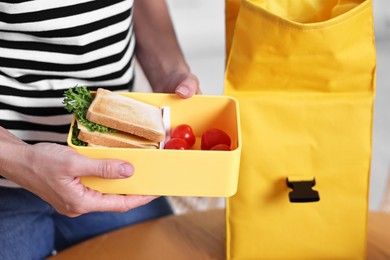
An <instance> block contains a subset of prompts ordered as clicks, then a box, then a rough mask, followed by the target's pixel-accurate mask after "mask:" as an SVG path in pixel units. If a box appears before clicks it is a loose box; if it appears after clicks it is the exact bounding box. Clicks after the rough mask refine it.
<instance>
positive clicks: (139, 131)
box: [87, 88, 165, 142]
mask: <svg viewBox="0 0 390 260" xmlns="http://www.w3.org/2000/svg"><path fill="white" fill-rule="evenodd" d="M87 119H88V120H89V121H91V122H94V123H97V124H101V125H104V126H107V127H110V128H113V129H116V130H119V131H122V132H126V133H130V134H133V135H136V136H139V137H142V138H146V139H148V140H151V141H154V142H161V141H163V140H164V138H165V128H164V123H163V119H162V113H161V109H160V108H159V107H157V106H154V105H151V104H148V103H145V102H141V101H138V100H135V99H133V98H130V97H126V96H123V95H120V94H117V93H114V92H112V91H109V90H107V89H102V88H99V89H98V90H97V92H96V95H95V98H94V100H93V101H92V103H91V105H90V107H89V108H88V111H87Z"/></svg>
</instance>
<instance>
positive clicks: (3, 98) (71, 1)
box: [0, 0, 135, 143]
mask: <svg viewBox="0 0 390 260" xmlns="http://www.w3.org/2000/svg"><path fill="white" fill-rule="evenodd" d="M132 11H133V1H132V0H5V1H0V125H1V126H2V127H4V128H6V129H8V130H9V131H10V132H11V133H13V134H14V135H16V136H18V137H19V138H21V139H22V140H24V141H26V142H28V143H36V142H41V141H49V142H58V143H65V140H66V136H67V132H68V130H69V122H70V120H71V115H69V112H67V111H66V110H65V109H64V105H63V104H62V101H63V94H64V90H65V89H67V88H70V87H73V86H75V85H86V86H89V87H90V88H91V89H96V88H97V87H104V88H109V89H111V90H122V91H123V90H129V89H130V88H131V86H132V82H133V78H134V77H133V73H134V60H133V56H134V48H135V39H134V34H133V26H132V25H133V23H132V15H133V12H132Z"/></svg>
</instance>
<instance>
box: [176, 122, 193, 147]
mask: <svg viewBox="0 0 390 260" xmlns="http://www.w3.org/2000/svg"><path fill="white" fill-rule="evenodd" d="M171 137H172V138H181V139H184V140H185V141H186V142H187V143H188V145H189V146H190V148H191V147H192V146H193V145H194V144H195V135H194V132H193V131H192V128H191V126H189V125H187V124H181V125H178V126H176V127H175V128H174V129H173V130H172V133H171Z"/></svg>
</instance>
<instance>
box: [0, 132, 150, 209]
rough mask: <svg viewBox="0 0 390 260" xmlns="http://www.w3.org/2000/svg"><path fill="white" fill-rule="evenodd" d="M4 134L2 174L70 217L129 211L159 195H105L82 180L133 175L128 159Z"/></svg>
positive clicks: (0, 134) (0, 171) (1, 139)
mask: <svg viewBox="0 0 390 260" xmlns="http://www.w3.org/2000/svg"><path fill="white" fill-rule="evenodd" d="M0 130H1V129H0ZM2 137H4V132H3V133H1V131H0V141H1V155H0V164H1V165H2V167H1V169H0V175H2V176H4V177H6V178H7V179H9V180H11V181H13V182H15V183H17V184H19V185H21V186H22V187H24V188H26V189H27V190H29V191H31V192H33V193H34V194H36V195H37V196H39V197H41V198H42V199H43V200H45V201H46V202H48V203H49V204H51V205H52V206H53V207H54V208H55V209H56V210H57V211H58V212H59V213H61V214H64V215H66V216H69V217H76V216H79V215H81V214H84V213H88V212H95V211H113V212H125V211H128V210H130V209H132V208H135V207H138V206H141V205H144V204H146V203H148V202H150V201H152V200H153V199H155V198H157V197H155V196H138V195H112V194H102V193H100V192H98V191H95V190H92V189H89V188H87V187H85V186H84V185H83V184H82V183H81V182H80V177H82V176H99V177H103V178H108V179H123V178H128V177H130V176H132V175H133V173H134V168H133V166H132V165H131V164H130V163H128V162H126V161H122V160H115V159H106V160H97V159H90V158H87V157H85V156H83V155H81V154H79V153H77V152H76V151H74V150H73V149H72V148H70V147H67V146H63V145H58V144H52V143H39V144H36V145H28V144H26V143H23V142H21V141H20V140H18V141H17V140H15V139H14V140H10V139H8V140H5V139H3V138H2Z"/></svg>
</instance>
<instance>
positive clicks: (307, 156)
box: [225, 0, 376, 260]
mask: <svg viewBox="0 0 390 260" xmlns="http://www.w3.org/2000/svg"><path fill="white" fill-rule="evenodd" d="M373 29H374V26H373V13H372V1H371V0H367V1H364V0H300V1H296V0H242V1H240V0H226V46H227V50H226V51H227V55H228V56H227V62H226V74H225V94H226V95H230V96H234V97H235V98H237V99H238V101H239V105H240V117H241V127H242V140H243V141H242V142H243V143H242V156H241V163H240V176H239V184H238V191H237V193H236V195H234V196H232V197H230V198H228V200H227V213H226V218H227V258H228V259H243V260H249V259H255V260H257V259H299V260H303V259H364V258H365V254H366V225H367V212H368V194H369V176H370V162H371V149H372V148H371V146H372V120H373V101H374V92H375V71H376V54H375V42H374V31H373Z"/></svg>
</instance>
